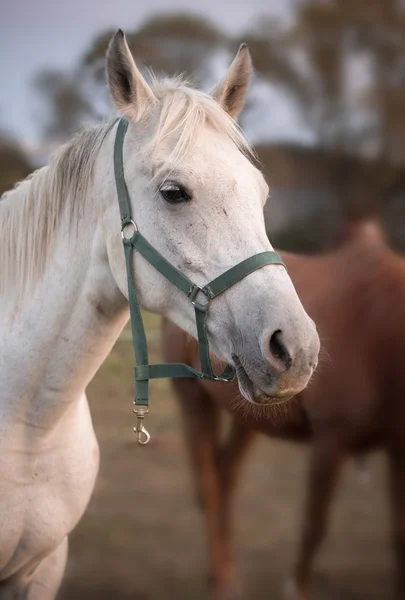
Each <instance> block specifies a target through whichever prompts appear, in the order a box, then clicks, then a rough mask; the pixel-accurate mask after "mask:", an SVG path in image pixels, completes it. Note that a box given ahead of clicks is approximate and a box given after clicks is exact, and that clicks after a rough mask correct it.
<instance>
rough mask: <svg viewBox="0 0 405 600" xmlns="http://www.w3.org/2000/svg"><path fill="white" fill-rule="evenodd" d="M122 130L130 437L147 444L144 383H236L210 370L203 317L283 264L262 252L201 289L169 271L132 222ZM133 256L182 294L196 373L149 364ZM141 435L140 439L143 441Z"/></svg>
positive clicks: (117, 167)
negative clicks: (193, 333)
mask: <svg viewBox="0 0 405 600" xmlns="http://www.w3.org/2000/svg"><path fill="white" fill-rule="evenodd" d="M127 129H128V121H127V120H126V119H124V118H122V119H120V121H119V123H118V127H117V133H116V138H115V144H114V171H115V183H116V186H117V194H118V202H119V206H120V212H121V236H122V240H123V244H124V251H125V261H126V268H127V277H128V298H129V308H130V315H131V329H132V339H133V344H134V351H135V358H136V362H137V365H136V367H135V381H136V394H135V400H134V404H135V408H134V412H135V414H136V415H137V417H138V423H137V426H136V427H135V428H134V431H135V432H136V433H137V434H138V441H139V443H141V444H147V443H148V442H149V439H150V436H149V434H148V432H147V431H146V429H145V428H144V427H143V419H144V416H145V414H146V413H147V412H148V404H149V380H150V379H156V378H164V377H196V378H198V379H210V380H213V381H227V382H229V381H232V379H234V377H235V370H234V368H233V367H231V366H230V365H228V366H227V367H226V369H225V370H224V372H223V373H221V375H216V374H215V373H214V371H213V368H212V365H211V360H210V350H209V343H208V338H207V332H206V317H207V312H208V307H209V303H210V301H211V300H212V299H213V298H215V297H216V296H219V294H222V292H224V291H225V290H227V289H228V288H230V287H231V286H232V285H234V284H235V283H237V282H238V281H240V280H241V279H244V278H245V277H246V276H247V275H249V274H250V273H253V271H256V269H260V268H261V267H264V266H265V265H274V264H276V265H284V263H283V261H282V259H281V257H280V256H279V255H278V254H277V252H261V253H260V254H255V255H254V256H251V257H250V258H247V259H246V260H244V261H242V262H241V263H239V264H237V265H235V266H234V267H232V268H230V269H228V271H225V273H223V274H222V275H220V276H219V277H216V278H215V279H213V280H212V281H211V282H210V283H208V284H207V285H205V286H204V287H200V286H199V285H196V284H195V283H193V282H192V281H191V280H190V279H188V277H186V276H185V275H183V274H182V273H180V271H178V270H177V269H176V268H175V267H173V265H171V264H170V263H169V262H168V261H167V260H166V259H165V258H164V257H163V256H162V255H161V254H160V253H159V252H158V251H157V250H155V248H154V247H153V246H151V245H150V244H149V242H148V241H147V240H146V239H145V238H144V237H143V235H142V234H141V233H140V232H139V231H138V228H137V225H136V223H135V221H134V220H133V219H132V216H131V204H130V200H129V194H128V189H127V186H126V183H125V178H124V164H123V145H124V137H125V133H126V131H127ZM128 227H131V228H132V229H133V232H132V235H131V237H125V230H126V229H127V228H128ZM134 250H136V251H137V252H139V254H141V255H142V256H143V257H144V258H145V259H146V260H147V261H148V262H149V263H150V264H151V265H153V266H154V267H155V269H157V270H158V271H159V272H160V273H161V274H162V275H164V276H165V277H166V279H168V280H169V281H170V282H171V283H173V285H175V286H176V287H177V288H178V289H179V290H180V291H181V292H183V294H185V295H186V296H187V297H188V298H189V299H190V302H191V303H192V304H193V305H194V309H195V318H196V324H197V334H198V345H199V354H200V362H201V372H200V371H196V369H193V368H192V367H190V366H189V365H186V364H184V363H166V364H158V365H150V364H149V358H148V343H147V340H146V334H145V328H144V325H143V321H142V315H141V310H140V307H139V302H138V298H137V295H136V289H135V282H134V276H133V253H134ZM142 435H144V438H143V437H142Z"/></svg>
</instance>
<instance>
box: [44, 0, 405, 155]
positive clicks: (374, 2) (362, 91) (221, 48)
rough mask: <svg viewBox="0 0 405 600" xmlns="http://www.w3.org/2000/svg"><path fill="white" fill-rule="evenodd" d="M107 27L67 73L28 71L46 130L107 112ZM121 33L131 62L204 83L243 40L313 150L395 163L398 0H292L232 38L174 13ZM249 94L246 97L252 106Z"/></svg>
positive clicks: (62, 132)
mask: <svg viewBox="0 0 405 600" xmlns="http://www.w3.org/2000/svg"><path fill="white" fill-rule="evenodd" d="M112 34H113V31H107V32H104V33H102V34H100V35H99V36H97V37H96V39H95V40H94V41H93V42H92V43H91V45H90V47H89V48H88V50H87V51H86V52H85V54H84V56H83V58H82V60H81V62H80V64H79V65H78V67H77V69H76V70H75V71H74V72H72V73H58V72H45V73H42V74H41V75H40V76H39V77H38V78H37V81H36V85H37V89H39V90H40V92H41V95H42V97H43V98H44V99H45V100H46V111H45V117H44V122H45V134H46V135H47V136H49V135H52V136H57V135H59V136H60V137H66V136H67V135H69V134H70V133H71V132H72V131H75V130H76V129H77V128H78V126H79V124H80V123H81V122H83V120H93V119H94V118H98V117H99V116H100V115H105V114H106V113H107V112H109V110H110V108H111V107H110V102H109V98H108V94H107V90H106V87H105V85H104V56H105V51H106V49H107V45H108V42H109V40H110V39H111V36H112ZM127 39H128V43H129V46H130V48H131V50H132V52H133V53H134V55H135V56H136V58H137V62H138V64H139V65H140V66H142V65H143V66H144V67H150V68H152V69H153V70H154V71H155V72H156V73H158V74H161V73H166V74H168V75H175V74H177V73H180V72H181V73H184V74H185V75H186V76H188V77H189V78H190V79H191V80H192V81H193V82H194V83H196V84H198V85H201V84H204V87H206V86H207V85H208V86H209V85H210V84H212V83H213V82H214V80H215V79H217V78H218V77H220V76H221V74H222V70H223V69H224V67H225V64H226V62H227V61H229V59H230V58H231V55H232V53H233V52H234V51H235V50H236V47H237V45H238V44H239V43H240V42H241V41H246V42H247V43H248V44H249V47H250V49H251V53H252V56H253V61H254V64H255V67H256V70H257V72H258V74H259V76H260V78H261V79H262V80H264V81H269V82H273V83H276V84H277V85H281V86H283V87H284V89H285V90H287V91H288V93H289V94H290V95H291V97H292V98H294V100H295V106H296V109H297V111H298V112H299V113H300V117H301V120H302V122H304V123H306V124H307V125H308V126H309V128H310V129H311V130H312V131H313V132H314V133H315V136H316V139H317V140H318V144H319V146H320V147H321V148H324V149H325V148H327V149H330V148H333V149H337V150H339V151H345V152H348V153H349V154H355V153H359V152H363V151H364V152H366V151H367V152H368V154H374V156H375V155H376V154H379V155H380V156H384V157H386V158H388V159H391V160H397V161H403V160H405V143H404V140H405V116H403V115H404V113H403V110H402V106H403V105H404V102H405V69H404V63H405V9H404V2H403V0H383V1H382V0H355V1H354V0H296V4H295V14H294V15H293V18H291V19H289V20H288V22H287V23H283V22H281V21H278V20H276V19H275V18H274V17H271V18H270V17H263V18H261V19H260V21H259V22H258V23H257V24H256V25H255V26H253V27H251V28H249V30H247V31H245V32H244V34H243V36H240V38H238V39H232V38H230V37H229V36H228V35H226V33H224V32H223V31H220V30H218V29H217V28H216V27H215V26H214V25H213V24H212V23H210V22H209V21H207V20H205V19H203V18H201V17H199V16H194V15H192V14H189V13H188V14H183V13H174V14H168V15H163V16H157V17H154V18H152V19H150V20H148V21H147V22H145V23H144V24H143V25H142V26H141V27H139V28H138V29H136V30H134V31H128V32H127ZM256 101H257V100H256V98H255V97H254V94H251V96H250V98H249V103H250V105H251V106H253V108H254V103H255V102H256Z"/></svg>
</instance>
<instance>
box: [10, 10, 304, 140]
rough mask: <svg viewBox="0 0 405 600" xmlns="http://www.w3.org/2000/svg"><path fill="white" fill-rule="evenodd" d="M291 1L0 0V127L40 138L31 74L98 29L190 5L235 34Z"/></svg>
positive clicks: (65, 61) (66, 58)
mask: <svg viewBox="0 0 405 600" xmlns="http://www.w3.org/2000/svg"><path fill="white" fill-rule="evenodd" d="M292 1H293V0H267V1H266V0H235V1H234V2H227V1H226V0H221V1H218V0H204V2H202V3H200V2H198V3H197V2H196V0H194V2H193V0H142V1H139V0H113V1H108V2H105V1H104V0H64V1H61V0H0V81H1V90H0V130H3V131H4V130H5V131H7V132H9V133H11V134H12V135H14V136H16V137H17V138H19V139H20V140H23V141H24V142H25V143H28V144H29V143H30V142H35V141H36V140H38V138H39V136H40V124H39V123H38V122H37V121H38V119H37V118H36V113H37V112H38V111H37V108H38V103H36V99H35V96H34V93H33V87H32V79H33V77H34V75H35V74H36V73H37V72H38V71H40V70H41V69H42V68H44V67H59V68H69V67H71V66H73V65H74V64H75V62H76V61H78V59H79V57H80V56H81V55H82V53H83V52H84V50H85V49H86V47H87V46H88V44H89V43H90V41H91V40H92V38H93V37H94V36H95V35H96V34H98V33H99V32H100V31H103V30H105V29H111V28H118V27H121V28H122V29H124V30H125V29H133V28H135V27H137V26H139V25H140V24H141V23H142V22H143V21H144V20H145V19H147V18H149V17H151V16H152V15H154V14H156V13H160V14H162V13H167V12H172V11H176V10H177V11H180V10H181V11H185V10H191V9H192V10H193V12H194V13H197V14H198V13H199V14H202V15H203V16H205V17H208V18H210V19H212V20H213V21H214V23H216V24H217V25H219V26H221V27H222V28H223V29H225V30H227V31H229V32H235V33H236V32H239V31H243V30H244V29H245V28H247V27H248V26H249V25H250V24H251V23H253V22H255V21H257V19H258V18H259V17H260V16H261V15H263V14H268V13H270V12H275V13H279V12H285V11H286V9H287V10H288V5H289V4H290V3H291V2H292ZM194 7H196V8H195V9H194Z"/></svg>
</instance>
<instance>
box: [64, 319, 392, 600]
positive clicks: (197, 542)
mask: <svg viewBox="0 0 405 600" xmlns="http://www.w3.org/2000/svg"><path fill="white" fill-rule="evenodd" d="M147 320H148V329H149V340H150V344H151V358H152V359H153V360H157V359H158V348H159V320H158V319H156V318H152V317H150V316H149V315H148V318H147ZM132 365H133V351H132V347H131V343H130V338H129V335H128V331H127V330H125V331H124V332H123V335H122V336H121V338H120V339H119V340H118V342H117V344H116V345H115V347H114V350H113V352H112V353H111V355H110V356H109V358H108V360H107V361H106V362H105V363H104V365H103V367H102V368H101V370H100V371H99V373H98V374H97V376H96V377H95V379H94V381H93V382H92V383H91V385H90V387H89V390H88V395H89V399H90V404H91V409H92V414H93V419H94V425H95V429H96V433H97V436H98V440H99V443H100V448H101V470H100V475H99V478H98V482H97V485H96V489H95V493H94V495H93V498H92V500H91V502H90V505H89V507H88V509H87V512H86V514H85V516H84V518H83V519H82V521H81V522H80V524H79V525H78V527H77V528H76V530H75V531H74V532H73V534H72V535H71V538H70V555H69V562H68V567H67V572H66V575H65V579H64V583H63V586H62V589H61V592H60V595H59V600H95V599H97V600H129V599H131V600H158V599H159V600H160V599H165V600H183V599H184V600H186V599H187V600H188V599H193V600H203V599H207V598H208V587H207V577H206V564H207V560H206V551H205V539H204V535H205V532H204V528H203V523H202V519H201V518H200V513H199V510H198V508H197V507H196V505H195V503H194V497H193V494H192V488H191V480H190V477H189V470H188V464H187V457H186V455H185V452H184V446H183V439H182V433H181V429H180V423H179V413H178V408H177V405H176V402H175V399H174V398H173V396H172V394H171V392H170V388H169V385H168V383H167V382H166V381H158V382H154V384H153V387H152V390H153V393H152V399H153V404H152V408H151V414H150V415H149V417H148V421H147V428H148V429H149V431H150V432H151V434H152V441H151V443H150V445H149V446H147V447H140V446H138V445H137V443H136V442H135V439H134V435H133V433H132V426H133V425H134V416H133V415H132V412H131V411H132V406H131V402H132V397H133V381H132ZM306 463H307V449H306V448H305V447H303V446H296V445H292V444H288V443H285V442H279V441H274V440H269V439H265V438H264V437H263V438H259V439H258V441H257V443H256V446H255V448H254V449H253V451H252V452H251V454H250V456H249V459H248V461H247V462H246V464H245V467H244V476H243V481H242V484H241V487H240V492H239V494H238V498H237V505H236V515H235V516H236V519H235V521H236V531H235V538H236V539H235V542H236V546H237V550H238V565H239V568H240V578H241V582H242V585H243V590H244V598H246V599H249V600H264V599H266V600H269V599H270V598H271V599H277V598H281V597H282V594H281V589H282V584H283V581H284V580H285V578H286V576H287V575H288V572H289V567H290V565H291V563H292V561H293V558H294V556H295V551H296V544H297V540H298V534H299V523H300V514H301V506H302V503H303V493H304V483H305V472H306ZM367 469H368V480H367V481H364V480H362V479H361V478H360V477H359V476H358V472H357V471H356V468H355V466H354V464H353V463H349V464H348V466H347V468H346V469H345V472H344V476H343V479H342V482H341V485H340V486H339V490H338V495H337V499H336V503H335V505H334V510H333V518H332V522H331V526H330V532H329V535H328V538H327V540H326V543H325V544H324V546H323V548H322V550H321V552H320V555H319V557H318V560H317V562H316V568H315V573H314V580H313V599H314V600H321V599H322V600H324V599H327V600H343V599H344V600H360V599H361V600H364V599H367V600H374V599H375V600H377V599H378V600H382V599H384V600H389V599H390V598H392V597H393V591H392V579H393V557H392V551H391V546H390V540H389V511H388V508H389V507H388V502H387V491H386V481H385V478H386V472H385V462H384V458H383V456H382V455H380V454H374V455H371V456H369V458H368V460H367Z"/></svg>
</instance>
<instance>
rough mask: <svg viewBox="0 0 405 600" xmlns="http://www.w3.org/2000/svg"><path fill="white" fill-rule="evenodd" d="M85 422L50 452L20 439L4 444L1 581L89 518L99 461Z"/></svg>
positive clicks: (0, 463)
mask: <svg viewBox="0 0 405 600" xmlns="http://www.w3.org/2000/svg"><path fill="white" fill-rule="evenodd" d="M80 422H81V420H80V419H79V420H78V427H77V431H76V432H75V433H74V432H73V435H72V436H71V437H70V438H69V439H67V440H65V441H64V443H58V442H57V441H56V442H55V444H56V445H53V444H51V445H50V448H49V449H48V450H47V451H44V452H41V451H39V450H37V451H35V452H34V451H30V450H29V448H28V449H25V450H24V447H23V446H22V445H21V442H22V440H21V439H20V438H19V436H18V435H16V436H13V435H11V436H10V437H9V441H8V443H6V442H4V440H3V443H1V444H0V540H1V543H0V580H1V579H4V578H6V577H9V576H10V575H12V574H13V573H15V572H16V571H18V570H19V569H21V568H22V567H23V566H24V565H26V564H27V563H29V562H30V561H33V560H35V559H36V558H37V557H38V556H40V555H41V554H44V553H46V552H48V551H50V550H52V549H53V548H55V547H56V546H57V545H59V543H60V542H61V540H62V539H63V538H64V537H65V536H66V535H67V534H68V533H70V531H71V530H72V529H73V528H74V527H75V525H76V524H77V522H78V521H79V519H80V518H81V516H82V515H83V512H84V510H85V508H86V506H87V503H88V501H89V499H90V496H91V493H92V490H93V487H94V482H95V478H96V475H97V471H98V459H99V457H98V445H97V442H96V440H95V437H94V432H93V430H92V428H90V429H88V428H87V427H85V431H83V422H82V426H81V425H80Z"/></svg>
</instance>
